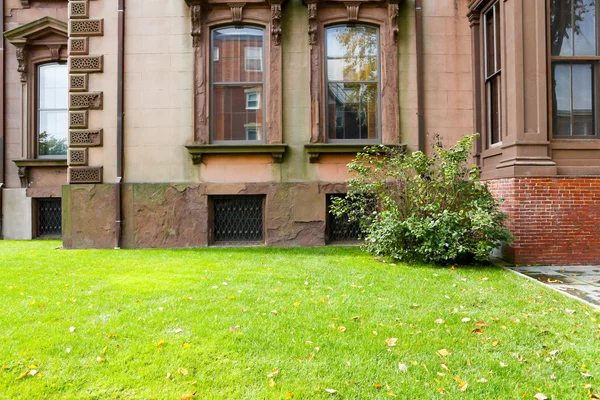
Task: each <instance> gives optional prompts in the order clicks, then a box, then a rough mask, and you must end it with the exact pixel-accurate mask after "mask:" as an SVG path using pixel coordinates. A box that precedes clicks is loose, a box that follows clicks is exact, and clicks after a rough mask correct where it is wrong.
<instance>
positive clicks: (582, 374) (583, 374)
mask: <svg viewBox="0 0 600 400" xmlns="http://www.w3.org/2000/svg"><path fill="white" fill-rule="evenodd" d="M581 376H583V377H584V378H593V376H592V375H590V374H588V373H587V372H582V373H581Z"/></svg>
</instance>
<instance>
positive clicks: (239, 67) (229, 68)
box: [211, 27, 264, 82]
mask: <svg viewBox="0 0 600 400" xmlns="http://www.w3.org/2000/svg"><path fill="white" fill-rule="evenodd" d="M263 39H264V31H263V30H262V29H259V28H251V27H243V28H233V27H228V28H220V29H215V30H213V46H212V49H213V50H212V51H213V55H212V57H211V60H213V62H212V65H213V69H212V74H213V76H212V78H213V82H262V80H263V73H262V71H263V69H264V68H263V63H264V57H263ZM217 54H218V55H217Z"/></svg>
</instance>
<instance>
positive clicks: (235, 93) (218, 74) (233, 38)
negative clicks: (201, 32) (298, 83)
mask: <svg viewBox="0 0 600 400" xmlns="http://www.w3.org/2000/svg"><path fill="white" fill-rule="evenodd" d="M263 42H264V30H263V29H260V28H256V27H226V28H219V29H214V30H213V31H212V46H211V48H212V57H211V60H212V70H211V73H212V102H211V106H212V118H211V121H212V140H213V141H233V140H237V141H264V126H265V124H264V96H262V93H263V86H264V72H263V71H264V62H265V61H264V54H263V45H264V43H263ZM248 126H252V127H253V128H252V129H251V132H250V133H249V132H248V129H247V128H248Z"/></svg>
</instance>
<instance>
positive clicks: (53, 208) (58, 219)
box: [38, 199, 62, 236]
mask: <svg viewBox="0 0 600 400" xmlns="http://www.w3.org/2000/svg"><path fill="white" fill-rule="evenodd" d="M61 233H62V206H61V200H60V199H45V200H38V236H60V235H61Z"/></svg>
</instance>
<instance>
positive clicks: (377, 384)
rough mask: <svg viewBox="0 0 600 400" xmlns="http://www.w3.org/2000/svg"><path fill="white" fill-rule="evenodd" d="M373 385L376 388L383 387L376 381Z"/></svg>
mask: <svg viewBox="0 0 600 400" xmlns="http://www.w3.org/2000/svg"><path fill="white" fill-rule="evenodd" d="M373 387H374V388H375V389H381V385H380V384H379V383H374V384H373Z"/></svg>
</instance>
